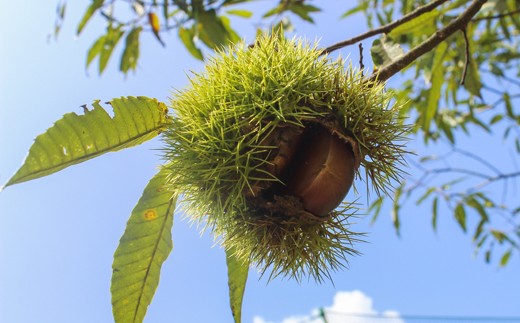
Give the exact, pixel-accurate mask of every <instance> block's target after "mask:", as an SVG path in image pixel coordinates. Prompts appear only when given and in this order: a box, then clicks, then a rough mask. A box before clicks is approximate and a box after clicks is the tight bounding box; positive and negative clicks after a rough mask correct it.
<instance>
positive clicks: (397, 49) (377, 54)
mask: <svg viewBox="0 0 520 323" xmlns="http://www.w3.org/2000/svg"><path fill="white" fill-rule="evenodd" d="M370 54H371V55H372V61H373V62H374V65H376V66H377V67H381V66H383V65H386V64H388V63H390V62H392V61H394V60H396V59H397V58H398V57H399V56H401V55H403V54H404V51H403V49H402V48H401V46H400V45H399V44H397V43H395V42H394V41H393V40H392V38H390V37H387V36H385V35H383V36H382V37H381V38H379V39H376V40H374V42H373V43H372V48H371V49H370Z"/></svg>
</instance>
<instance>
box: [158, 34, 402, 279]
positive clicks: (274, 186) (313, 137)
mask: <svg viewBox="0 0 520 323" xmlns="http://www.w3.org/2000/svg"><path fill="white" fill-rule="evenodd" d="M190 82H191V84H190V86H189V87H188V88H187V89H185V90H182V91H179V92H177V93H175V96H174V98H173V99H172V108H173V109H174V111H175V114H176V117H175V118H174V120H173V122H172V124H171V127H170V128H169V129H168V130H167V131H166V135H165V142H166V144H165V148H164V151H165V159H166V165H165V167H166V168H167V170H168V171H169V184H170V187H171V189H172V190H174V191H175V192H177V193H179V194H182V196H183V197H184V199H183V200H184V204H183V205H184V208H185V211H186V213H187V214H188V215H189V216H190V217H191V218H192V219H194V220H196V221H198V222H200V223H203V224H204V225H205V226H206V227H207V228H209V229H210V230H212V231H213V232H214V234H215V235H216V236H217V237H219V238H220V239H221V241H222V243H223V245H224V247H225V248H229V249H230V250H234V252H235V255H236V256H237V257H239V258H240V259H243V260H244V262H252V263H253V264H255V265H257V266H258V267H259V269H260V271H261V272H265V271H266V270H267V269H268V268H271V269H272V273H271V277H273V276H277V275H283V276H284V275H288V276H291V277H294V278H297V279H300V278H302V277H303V276H312V277H314V278H315V279H316V280H321V279H322V277H323V276H328V275H329V270H335V269H338V268H339V267H342V266H344V265H345V264H346V262H347V256H348V255H350V254H356V253H357V251H356V250H355V248H354V244H353V243H354V242H356V241H357V240H358V237H359V236H358V234H356V233H354V232H352V231H350V230H349V223H348V219H349V217H350V216H351V215H352V214H353V213H355V208H354V207H353V205H352V204H348V203H346V204H343V206H342V207H339V208H338V206H339V204H340V203H341V202H342V200H343V199H344V197H345V195H346V194H347V192H348V191H349V189H350V187H351V185H352V183H353V179H354V177H356V174H359V167H360V166H362V167H363V168H364V170H365V173H366V174H367V177H368V178H369V179H370V180H371V184H372V185H373V186H374V187H375V189H376V190H380V189H382V190H385V189H387V188H389V187H391V180H392V179H395V178H398V177H399V168H398V167H397V166H398V165H399V163H401V162H402V154H403V153H404V151H403V149H402V146H401V145H399V144H397V142H399V140H401V139H402V133H403V132H404V131H405V130H406V126H403V125H402V123H401V121H400V120H399V119H398V117H397V116H398V107H396V106H394V107H391V106H390V105H389V101H390V96H389V94H388V93H386V92H385V91H384V89H383V85H382V84H374V83H370V84H369V83H367V82H365V81H364V79H363V77H362V75H361V74H360V73H359V72H355V71H354V70H353V69H352V68H350V67H348V66H347V67H346V66H345V65H344V62H343V61H342V60H337V61H331V60H330V59H328V58H327V57H324V56H320V51H319V50H318V49H317V48H316V47H315V46H310V45H309V44H307V43H305V42H303V41H300V40H288V39H286V38H284V37H283V35H281V34H277V33H275V34H273V35H263V36H261V37H260V38H259V39H258V40H257V42H256V43H255V46H254V47H252V48H248V47H247V46H245V45H241V46H237V47H233V48H230V49H228V50H227V51H222V52H220V53H218V55H217V56H215V57H214V58H212V59H211V60H210V61H209V62H207V65H206V69H205V70H204V71H203V72H202V73H200V74H195V76H194V77H193V78H192V79H191V80H190Z"/></svg>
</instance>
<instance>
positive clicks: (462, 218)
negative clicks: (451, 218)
mask: <svg viewBox="0 0 520 323" xmlns="http://www.w3.org/2000/svg"><path fill="white" fill-rule="evenodd" d="M455 220H457V222H458V223H459V225H460V227H461V228H462V230H463V231H464V232H466V210H465V209H464V206H463V205H462V204H457V206H456V207H455Z"/></svg>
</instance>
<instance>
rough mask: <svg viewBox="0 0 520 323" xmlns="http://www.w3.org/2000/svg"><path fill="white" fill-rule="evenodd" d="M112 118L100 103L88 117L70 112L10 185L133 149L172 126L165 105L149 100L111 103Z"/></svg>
mask: <svg viewBox="0 0 520 323" xmlns="http://www.w3.org/2000/svg"><path fill="white" fill-rule="evenodd" d="M110 105H111V106H112V109H113V110H114V117H113V118H112V117H111V116H110V115H109V114H108V113H107V111H106V110H105V109H104V108H103V107H102V106H101V105H100V104H99V101H95V102H94V103H93V107H94V109H92V110H86V111H85V114H84V115H77V114H76V113H67V114H65V115H64V116H63V118H62V119H60V120H58V121H57V122H56V123H55V124H54V125H53V126H52V127H50V128H49V129H47V131H46V132H45V133H43V134H41V135H39V136H38V137H36V139H35V141H34V143H33V145H32V146H31V148H30V149H29V155H28V156H27V158H26V159H25V161H24V163H23V165H22V166H21V167H20V169H19V170H18V171H17V172H16V174H14V176H13V177H12V178H11V179H10V180H9V182H7V184H6V186H9V185H13V184H17V183H22V182H25V181H28V180H32V179H35V178H39V177H42V176H46V175H50V174H52V173H55V172H57V171H59V170H62V169H64V168H66V167H69V166H72V165H75V164H78V163H81V162H84V161H86V160H89V159H91V158H94V157H97V156H99V155H102V154H104V153H107V152H111V151H117V150H121V149H124V148H128V147H133V146H136V145H138V144H141V143H143V142H144V141H147V140H150V139H152V138H154V137H155V136H157V135H158V134H159V133H160V132H161V131H162V130H163V129H164V128H165V126H166V125H167V124H168V123H169V117H168V116H167V114H166V113H167V108H166V105H164V103H161V102H159V101H157V100H156V99H150V98H147V97H122V98H119V99H114V100H112V101H111V102H110ZM85 109H86V108H85Z"/></svg>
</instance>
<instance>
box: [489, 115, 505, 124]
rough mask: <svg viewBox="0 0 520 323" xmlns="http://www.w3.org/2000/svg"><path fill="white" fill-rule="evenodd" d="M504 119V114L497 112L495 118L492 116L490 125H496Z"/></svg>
mask: <svg viewBox="0 0 520 323" xmlns="http://www.w3.org/2000/svg"><path fill="white" fill-rule="evenodd" d="M502 119H504V115H503V114H497V115H495V116H494V117H493V118H491V121H490V122H489V125H494V124H495V123H497V122H499V121H501V120H502Z"/></svg>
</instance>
